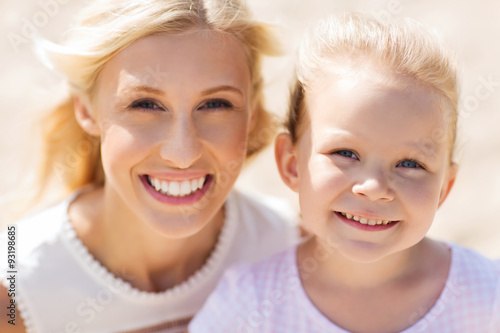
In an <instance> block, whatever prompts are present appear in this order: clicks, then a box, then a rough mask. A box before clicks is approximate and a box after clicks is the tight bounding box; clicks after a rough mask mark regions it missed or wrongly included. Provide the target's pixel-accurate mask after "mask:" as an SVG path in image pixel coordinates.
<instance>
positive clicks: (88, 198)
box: [69, 188, 224, 292]
mask: <svg viewBox="0 0 500 333" xmlns="http://www.w3.org/2000/svg"><path fill="white" fill-rule="evenodd" d="M69 215H70V220H71V221H72V223H73V225H74V227H75V230H76V232H77V235H78V236H79V237H80V239H81V240H82V242H83V243H84V244H85V246H86V247H87V248H88V249H89V252H90V253H91V254H92V255H93V256H94V257H95V258H96V259H97V260H98V261H99V262H100V263H101V264H103V265H104V266H105V267H106V268H107V269H108V270H109V271H110V272H112V273H113V274H114V275H116V276H117V277H119V278H121V279H123V280H125V281H127V282H129V283H130V284H131V285H132V286H134V287H135V288H137V289H140V290H144V291H154V292H158V291H163V290H166V289H169V288H171V287H173V286H175V285H178V284H180V283H182V282H184V281H185V280H186V279H187V278H189V277H190V276H191V275H193V274H194V273H195V272H196V271H197V270H198V269H200V268H201V267H202V266H203V265H204V263H205V262H206V260H207V259H208V257H209V256H210V254H211V252H212V250H213V249H214V247H215V245H216V243H217V239H218V235H219V232H220V230H221V228H222V225H223V222H224V212H223V210H222V209H221V211H220V212H218V213H217V215H216V216H215V217H214V218H213V220H212V221H211V222H209V224H208V225H207V226H206V227H205V228H203V229H202V230H201V231H200V232H198V233H196V234H194V235H192V236H190V237H187V238H182V239H172V238H166V237H165V236H163V235H161V234H159V233H158V232H155V231H154V230H153V229H151V228H150V227H149V226H147V225H146V224H145V223H144V222H143V221H141V220H140V219H139V218H138V217H137V216H136V215H135V214H133V212H131V211H130V210H129V209H127V207H126V205H125V204H124V203H123V202H120V199H119V198H116V197H115V196H114V195H109V194H106V193H105V190H104V189H102V188H100V189H96V190H93V191H91V192H89V193H85V194H82V195H81V196H80V197H78V198H77V199H76V200H75V202H74V203H73V204H72V205H71V206H70V209H69Z"/></svg>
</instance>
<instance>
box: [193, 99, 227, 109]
mask: <svg viewBox="0 0 500 333" xmlns="http://www.w3.org/2000/svg"><path fill="white" fill-rule="evenodd" d="M232 107H233V105H232V104H231V103H229V102H228V101H225V100H222V99H212V100H209V101H207V102H206V103H205V104H203V105H202V107H201V108H207V109H221V108H232Z"/></svg>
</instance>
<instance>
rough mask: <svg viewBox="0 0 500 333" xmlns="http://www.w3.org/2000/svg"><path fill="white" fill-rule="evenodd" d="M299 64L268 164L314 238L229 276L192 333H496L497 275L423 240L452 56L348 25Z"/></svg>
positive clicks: (435, 185) (451, 95) (446, 128)
mask: <svg viewBox="0 0 500 333" xmlns="http://www.w3.org/2000/svg"><path fill="white" fill-rule="evenodd" d="M299 54H300V56H299V57H300V58H299V63H298V73H297V74H298V80H297V83H296V85H295V90H294V92H293V94H292V100H291V107H290V114H289V118H288V124H287V125H288V133H286V134H285V133H283V134H280V135H279V136H278V138H277V140H276V159H277V163H278V168H279V170H280V174H281V177H282V178H283V180H284V182H285V183H286V184H287V185H288V186H289V187H290V188H291V189H292V190H294V191H296V192H298V194H299V201H300V208H301V211H302V216H303V219H304V225H305V226H306V227H307V228H308V229H309V231H310V233H311V237H310V238H308V239H307V240H306V241H304V242H303V243H302V244H300V245H299V246H297V247H294V248H293V249H291V250H289V251H286V252H284V253H281V254H278V255H275V256H273V257H271V258H269V259H267V260H265V261H263V262H260V263H259V264H256V265H253V266H252V265H240V266H236V267H234V268H232V269H230V270H229V271H228V272H227V273H226V275H225V277H224V278H223V279H222V281H221V282H220V284H219V286H218V287H217V289H216V291H215V292H214V293H213V294H212V295H211V296H210V297H209V299H208V301H207V303H206V304H205V306H204V308H203V309H202V310H201V312H199V314H198V315H197V317H195V319H194V320H193V322H192V323H191V325H190V332H191V333H197V332H259V333H262V332H273V333H279V332H321V333H325V332H360V333H382V332H384V333H388V332H405V333H409V332H436V333H452V332H454V333H457V332H460V333H478V332H492V333H493V332H500V326H498V323H499V319H500V272H499V267H496V266H495V265H494V264H493V263H492V262H491V261H489V260H488V259H486V258H484V257H482V256H480V255H479V254H477V253H475V252H473V251H471V250H467V249H464V248H462V247H460V246H458V245H454V244H446V243H442V242H438V241H435V240H431V239H428V238H426V237H425V235H426V232H427V231H428V229H429V227H430V226H431V224H432V221H433V218H434V215H435V213H436V211H437V209H438V208H439V206H440V205H441V204H442V203H443V202H444V200H445V199H446V197H447V195H448V193H449V191H450V189H451V188H452V186H453V183H454V180H455V175H456V169H457V167H456V165H455V163H454V162H453V161H452V157H453V156H452V152H453V146H454V141H455V133H456V122H457V100H458V92H457V90H458V87H457V82H456V69H455V64H454V61H453V57H452V56H451V54H450V52H449V51H447V50H446V49H445V48H444V47H443V46H442V45H441V44H440V43H439V42H437V41H436V40H435V39H434V38H433V37H432V36H431V35H430V34H427V33H425V32H424V29H423V28H422V27H421V26H419V25H417V24H416V23H414V22H411V21H402V22H396V23H394V22H392V23H389V22H386V23H381V22H379V21H376V20H374V19H370V18H365V17H362V16H358V15H346V16H345V17H344V18H342V19H333V18H331V19H328V20H326V21H323V22H321V23H320V24H319V25H318V26H317V28H316V29H315V31H314V32H313V33H311V34H310V35H309V36H308V38H306V39H305V42H304V43H303V45H302V47H301V49H300V53H299ZM478 225H479V224H478Z"/></svg>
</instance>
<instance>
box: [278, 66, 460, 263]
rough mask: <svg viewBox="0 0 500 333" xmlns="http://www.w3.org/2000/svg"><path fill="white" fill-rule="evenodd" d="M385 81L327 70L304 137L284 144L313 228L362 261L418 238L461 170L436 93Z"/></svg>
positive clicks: (289, 177)
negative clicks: (451, 158)
mask: <svg viewBox="0 0 500 333" xmlns="http://www.w3.org/2000/svg"><path fill="white" fill-rule="evenodd" d="M377 78H380V75H379V74H377V73H375V72H368V73H366V72H365V73H362V74H360V73H344V74H342V75H340V76H339V75H334V74H332V73H329V74H325V75H324V77H323V78H322V79H320V80H319V82H317V84H316V85H314V86H313V87H312V88H311V91H309V92H307V93H306V106H307V114H308V116H309V124H308V125H306V126H307V128H306V129H305V131H304V132H303V134H302V136H301V137H300V139H299V141H298V142H297V143H296V145H295V146H293V145H292V144H291V141H290V138H289V136H287V135H282V136H280V137H279V138H278V140H277V146H276V149H277V157H278V164H279V165H280V171H281V174H282V176H283V178H284V180H285V182H287V183H288V185H289V186H290V187H291V188H292V189H293V190H295V191H297V192H298V193H299V200H300V207H301V211H302V215H303V219H304V223H305V225H306V227H307V228H308V229H309V230H310V231H311V232H312V233H314V234H315V235H316V236H317V237H319V239H320V240H321V241H322V242H326V243H328V244H329V245H330V246H332V247H334V248H336V249H337V250H338V251H339V252H340V253H342V254H343V255H344V256H345V257H347V258H350V259H351V260H355V261H360V262H372V261H375V260H378V259H381V258H382V257H384V256H386V255H389V254H391V253H395V252H398V251H402V250H404V249H407V248H409V247H411V246H412V245H414V244H416V243H417V242H419V241H420V240H421V239H422V238H423V237H424V236H425V234H426V233H427V231H428V229H429V227H430V226H431V223H432V220H433V218H434V214H435V213H436V210H437V208H438V207H439V205H440V204H441V203H442V202H443V200H444V199H445V197H446V195H447V194H448V191H449V189H450V188H451V186H452V184H453V180H454V176H455V171H454V170H455V168H454V165H452V164H451V163H450V161H449V159H448V149H449V148H448V140H447V138H446V136H443V135H441V134H442V133H443V132H444V133H448V128H447V121H446V119H445V118H444V117H443V116H442V112H441V111H439V110H438V109H437V106H436V102H435V101H434V100H433V97H432V95H431V94H430V93H429V91H428V90H426V88H423V87H420V86H418V85H416V84H415V83H409V84H408V82H405V81H403V80H402V79H401V80H378V79H377ZM392 79H396V78H392ZM390 81H392V82H394V81H395V82H396V83H392V84H391V83H387V82H390Z"/></svg>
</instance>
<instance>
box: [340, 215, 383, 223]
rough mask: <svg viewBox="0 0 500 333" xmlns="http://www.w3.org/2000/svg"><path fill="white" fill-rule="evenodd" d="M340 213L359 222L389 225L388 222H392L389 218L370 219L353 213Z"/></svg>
mask: <svg viewBox="0 0 500 333" xmlns="http://www.w3.org/2000/svg"><path fill="white" fill-rule="evenodd" d="M340 214H341V215H342V216H344V217H346V218H348V219H349V220H354V221H356V222H359V223H361V224H368V225H381V224H384V225H387V224H389V223H391V221H389V220H369V219H367V218H364V217H359V216H356V215H351V214H347V213H340Z"/></svg>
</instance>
